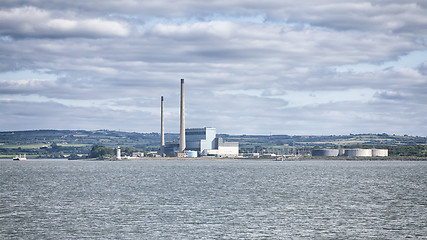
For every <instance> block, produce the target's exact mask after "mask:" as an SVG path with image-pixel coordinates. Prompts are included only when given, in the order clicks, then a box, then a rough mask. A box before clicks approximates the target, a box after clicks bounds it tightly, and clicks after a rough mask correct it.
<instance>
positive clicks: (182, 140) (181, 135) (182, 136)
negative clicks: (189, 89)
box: [179, 79, 185, 153]
mask: <svg viewBox="0 0 427 240" xmlns="http://www.w3.org/2000/svg"><path fill="white" fill-rule="evenodd" d="M180 120H181V121H180V122H181V124H180V131H179V152H181V153H182V152H184V150H185V106H184V79H181V119H180Z"/></svg>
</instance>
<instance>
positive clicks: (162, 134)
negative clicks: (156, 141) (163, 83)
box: [160, 96, 165, 156]
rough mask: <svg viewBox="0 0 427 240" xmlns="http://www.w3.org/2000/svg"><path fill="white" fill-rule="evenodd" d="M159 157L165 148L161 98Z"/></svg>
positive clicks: (161, 99) (161, 100)
mask: <svg viewBox="0 0 427 240" xmlns="http://www.w3.org/2000/svg"><path fill="white" fill-rule="evenodd" d="M160 105H161V106H160V125H161V126H160V155H162V156H163V153H164V148H165V116H164V103H163V96H162V97H161V98H160Z"/></svg>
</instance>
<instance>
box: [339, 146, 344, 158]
mask: <svg viewBox="0 0 427 240" xmlns="http://www.w3.org/2000/svg"><path fill="white" fill-rule="evenodd" d="M344 155H345V149H344V148H340V149H338V156H344Z"/></svg>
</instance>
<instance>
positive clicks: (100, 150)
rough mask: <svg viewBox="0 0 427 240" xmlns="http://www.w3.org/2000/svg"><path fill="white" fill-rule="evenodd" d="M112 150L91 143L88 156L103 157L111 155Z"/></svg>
mask: <svg viewBox="0 0 427 240" xmlns="http://www.w3.org/2000/svg"><path fill="white" fill-rule="evenodd" d="M113 154H114V150H113V149H112V148H108V147H105V146H102V145H98V144H96V145H93V146H92V149H91V150H90V153H89V158H99V159H104V158H108V157H111V156H113Z"/></svg>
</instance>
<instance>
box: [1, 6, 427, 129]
mask: <svg viewBox="0 0 427 240" xmlns="http://www.w3.org/2000/svg"><path fill="white" fill-rule="evenodd" d="M0 58H1V60H0V112H1V118H0V131H15V130H27V129H83V130H96V129H109V130H122V131H135V132H159V131H160V96H164V98H165V108H166V126H165V128H166V132H178V129H179V89H180V79H181V78H184V79H185V90H186V114H187V118H186V123H187V127H204V126H210V127H216V128H217V132H219V133H229V134H289V135H330V134H334V135H337V134H350V133H389V134H408V135H416V136H426V135H427V2H426V1H425V0H405V1H401V0H370V1H363V0H315V1H314V0H313V1H312V0H307V1H292V0H280V1H279V0H265V1H244V0H228V1H223V0H211V1H199V0H183V1H174V0H156V1H144V0H123V1H117V0H93V1H79V0H76V1H65V0H20V1H16V0H2V1H1V3H0Z"/></svg>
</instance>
